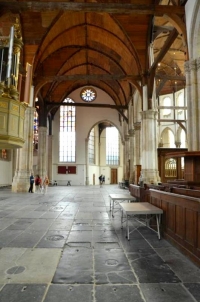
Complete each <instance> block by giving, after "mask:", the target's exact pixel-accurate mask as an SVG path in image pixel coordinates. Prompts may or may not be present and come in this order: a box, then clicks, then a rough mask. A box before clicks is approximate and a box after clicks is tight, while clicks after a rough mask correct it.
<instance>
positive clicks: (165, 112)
mask: <svg viewBox="0 0 200 302" xmlns="http://www.w3.org/2000/svg"><path fill="white" fill-rule="evenodd" d="M163 106H164V107H169V106H171V99H170V97H165V98H164V100H163ZM170 114H171V109H169V108H166V109H164V110H163V116H169V115H170Z"/></svg>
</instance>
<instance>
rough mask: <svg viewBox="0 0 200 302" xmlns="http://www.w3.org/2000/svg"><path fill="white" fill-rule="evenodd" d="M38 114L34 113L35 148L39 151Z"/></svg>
mask: <svg viewBox="0 0 200 302" xmlns="http://www.w3.org/2000/svg"><path fill="white" fill-rule="evenodd" d="M38 126H39V122H38V113H37V111H34V121H33V148H34V150H38Z"/></svg>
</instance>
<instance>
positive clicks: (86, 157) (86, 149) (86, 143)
mask: <svg viewBox="0 0 200 302" xmlns="http://www.w3.org/2000/svg"><path fill="white" fill-rule="evenodd" d="M88 143H89V138H86V139H85V163H86V169H85V170H86V171H85V173H86V175H85V184H86V186H89V151H88Z"/></svg>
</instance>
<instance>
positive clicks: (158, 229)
mask: <svg viewBox="0 0 200 302" xmlns="http://www.w3.org/2000/svg"><path fill="white" fill-rule="evenodd" d="M160 216H161V215H160V214H157V215H156V223H157V233H158V239H159V240H160Z"/></svg>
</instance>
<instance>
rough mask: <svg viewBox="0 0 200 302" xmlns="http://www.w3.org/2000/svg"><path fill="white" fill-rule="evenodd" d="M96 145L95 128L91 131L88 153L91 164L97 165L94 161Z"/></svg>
mask: <svg viewBox="0 0 200 302" xmlns="http://www.w3.org/2000/svg"><path fill="white" fill-rule="evenodd" d="M94 143H95V136H94V128H92V130H91V131H90V136H89V142H88V149H89V150H88V153H89V163H90V164H95V160H94Z"/></svg>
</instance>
